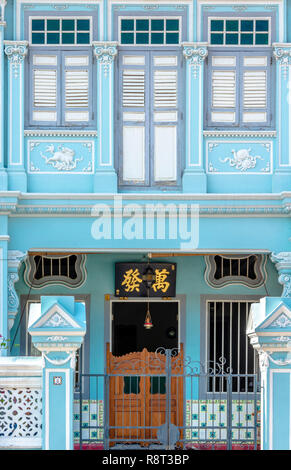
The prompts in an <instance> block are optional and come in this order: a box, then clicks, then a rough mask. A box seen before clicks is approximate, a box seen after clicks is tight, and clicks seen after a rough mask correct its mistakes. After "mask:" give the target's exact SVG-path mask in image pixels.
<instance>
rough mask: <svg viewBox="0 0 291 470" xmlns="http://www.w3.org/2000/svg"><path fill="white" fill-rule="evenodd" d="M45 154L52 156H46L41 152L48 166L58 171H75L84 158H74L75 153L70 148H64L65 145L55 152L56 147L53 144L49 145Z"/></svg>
mask: <svg viewBox="0 0 291 470" xmlns="http://www.w3.org/2000/svg"><path fill="white" fill-rule="evenodd" d="M45 152H46V153H48V154H50V156H46V155H44V154H43V153H42V152H40V154H41V156H42V158H43V159H44V160H45V162H46V164H47V165H52V166H53V167H54V168H56V170H63V171H71V170H74V168H76V166H77V163H78V162H80V161H82V160H83V157H81V158H74V157H75V151H74V150H73V149H70V148H69V147H64V146H63V145H59V146H58V148H57V150H55V146H54V145H53V144H52V145H48V146H47V148H46V151H45Z"/></svg>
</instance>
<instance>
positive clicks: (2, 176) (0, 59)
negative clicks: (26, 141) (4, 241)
mask: <svg viewBox="0 0 291 470" xmlns="http://www.w3.org/2000/svg"><path fill="white" fill-rule="evenodd" d="M5 4H6V2H5ZM3 18H4V7H3V3H1V21H0V142H1V145H0V191H5V190H7V189H8V177H7V171H6V168H4V144H3V142H4V121H5V115H4V112H5V110H4V88H5V87H4V46H3V44H4V42H3V41H4V30H5V26H6V23H5V21H3Z"/></svg>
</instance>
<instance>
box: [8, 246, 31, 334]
mask: <svg viewBox="0 0 291 470" xmlns="http://www.w3.org/2000/svg"><path fill="white" fill-rule="evenodd" d="M25 257H26V253H22V252H21V251H16V250H8V282H7V284H8V328H9V330H11V328H12V326H13V324H14V320H15V317H16V315H17V312H18V307H19V298H18V295H17V293H16V291H15V286H14V285H15V283H16V282H17V281H18V280H19V275H18V270H19V267H20V264H21V262H22V261H23V259H24V258H25Z"/></svg>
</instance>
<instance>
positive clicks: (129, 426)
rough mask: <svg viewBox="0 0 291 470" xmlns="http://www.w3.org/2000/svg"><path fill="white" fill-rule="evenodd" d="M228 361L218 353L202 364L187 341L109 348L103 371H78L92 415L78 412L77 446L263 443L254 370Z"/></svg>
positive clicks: (215, 446)
mask: <svg viewBox="0 0 291 470" xmlns="http://www.w3.org/2000/svg"><path fill="white" fill-rule="evenodd" d="M224 367H225V363H224V361H223V360H221V361H219V362H218V364H213V365H210V364H208V366H207V368H204V367H203V366H202V365H201V364H200V363H193V362H192V361H191V360H190V359H189V358H185V357H184V354H183V349H182V348H180V351H178V350H176V349H175V350H169V349H164V348H159V349H158V350H157V351H156V352H155V353H149V352H148V351H146V350H143V351H142V352H139V353H131V354H127V355H125V356H122V357H114V356H112V354H111V353H110V352H109V351H108V353H107V371H106V373H105V374H82V373H81V374H80V410H83V409H86V410H87V412H88V413H89V414H90V413H91V411H92V410H93V413H91V414H92V415H93V416H94V418H95V419H94V420H91V421H89V423H88V422H87V421H86V422H85V420H84V419H82V416H81V415H82V413H80V424H79V431H80V432H79V435H80V448H81V449H82V448H88V445H90V444H91V445H94V443H95V444H96V445H97V444H99V447H97V448H101V447H102V448H104V449H193V448H194V449H213V450H216V449H217V450H219V449H228V450H231V449H246V450H256V449H258V448H259V405H260V402H259V384H258V380H257V376H256V375H255V374H240V375H238V374H232V373H231V371H230V370H225V368H224ZM86 383H87V385H86V389H87V391H88V390H89V399H88V395H87V398H86V399H84V393H83V391H82V387H84V386H85V384H86ZM101 402H103V403H104V410H103V411H102V415H98V410H97V408H98V406H99V404H100V403H101ZM84 404H85V406H84Z"/></svg>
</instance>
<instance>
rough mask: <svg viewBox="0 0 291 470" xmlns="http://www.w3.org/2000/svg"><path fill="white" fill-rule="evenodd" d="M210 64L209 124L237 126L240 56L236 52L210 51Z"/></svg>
mask: <svg viewBox="0 0 291 470" xmlns="http://www.w3.org/2000/svg"><path fill="white" fill-rule="evenodd" d="M208 64H209V74H208V92H209V96H208V103H209V106H208V111H207V124H208V125H212V126H217V127H218V126H237V125H238V119H239V113H238V109H239V107H238V65H239V57H238V56H237V54H236V53H221V54H218V53H210V54H209V57H208Z"/></svg>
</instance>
